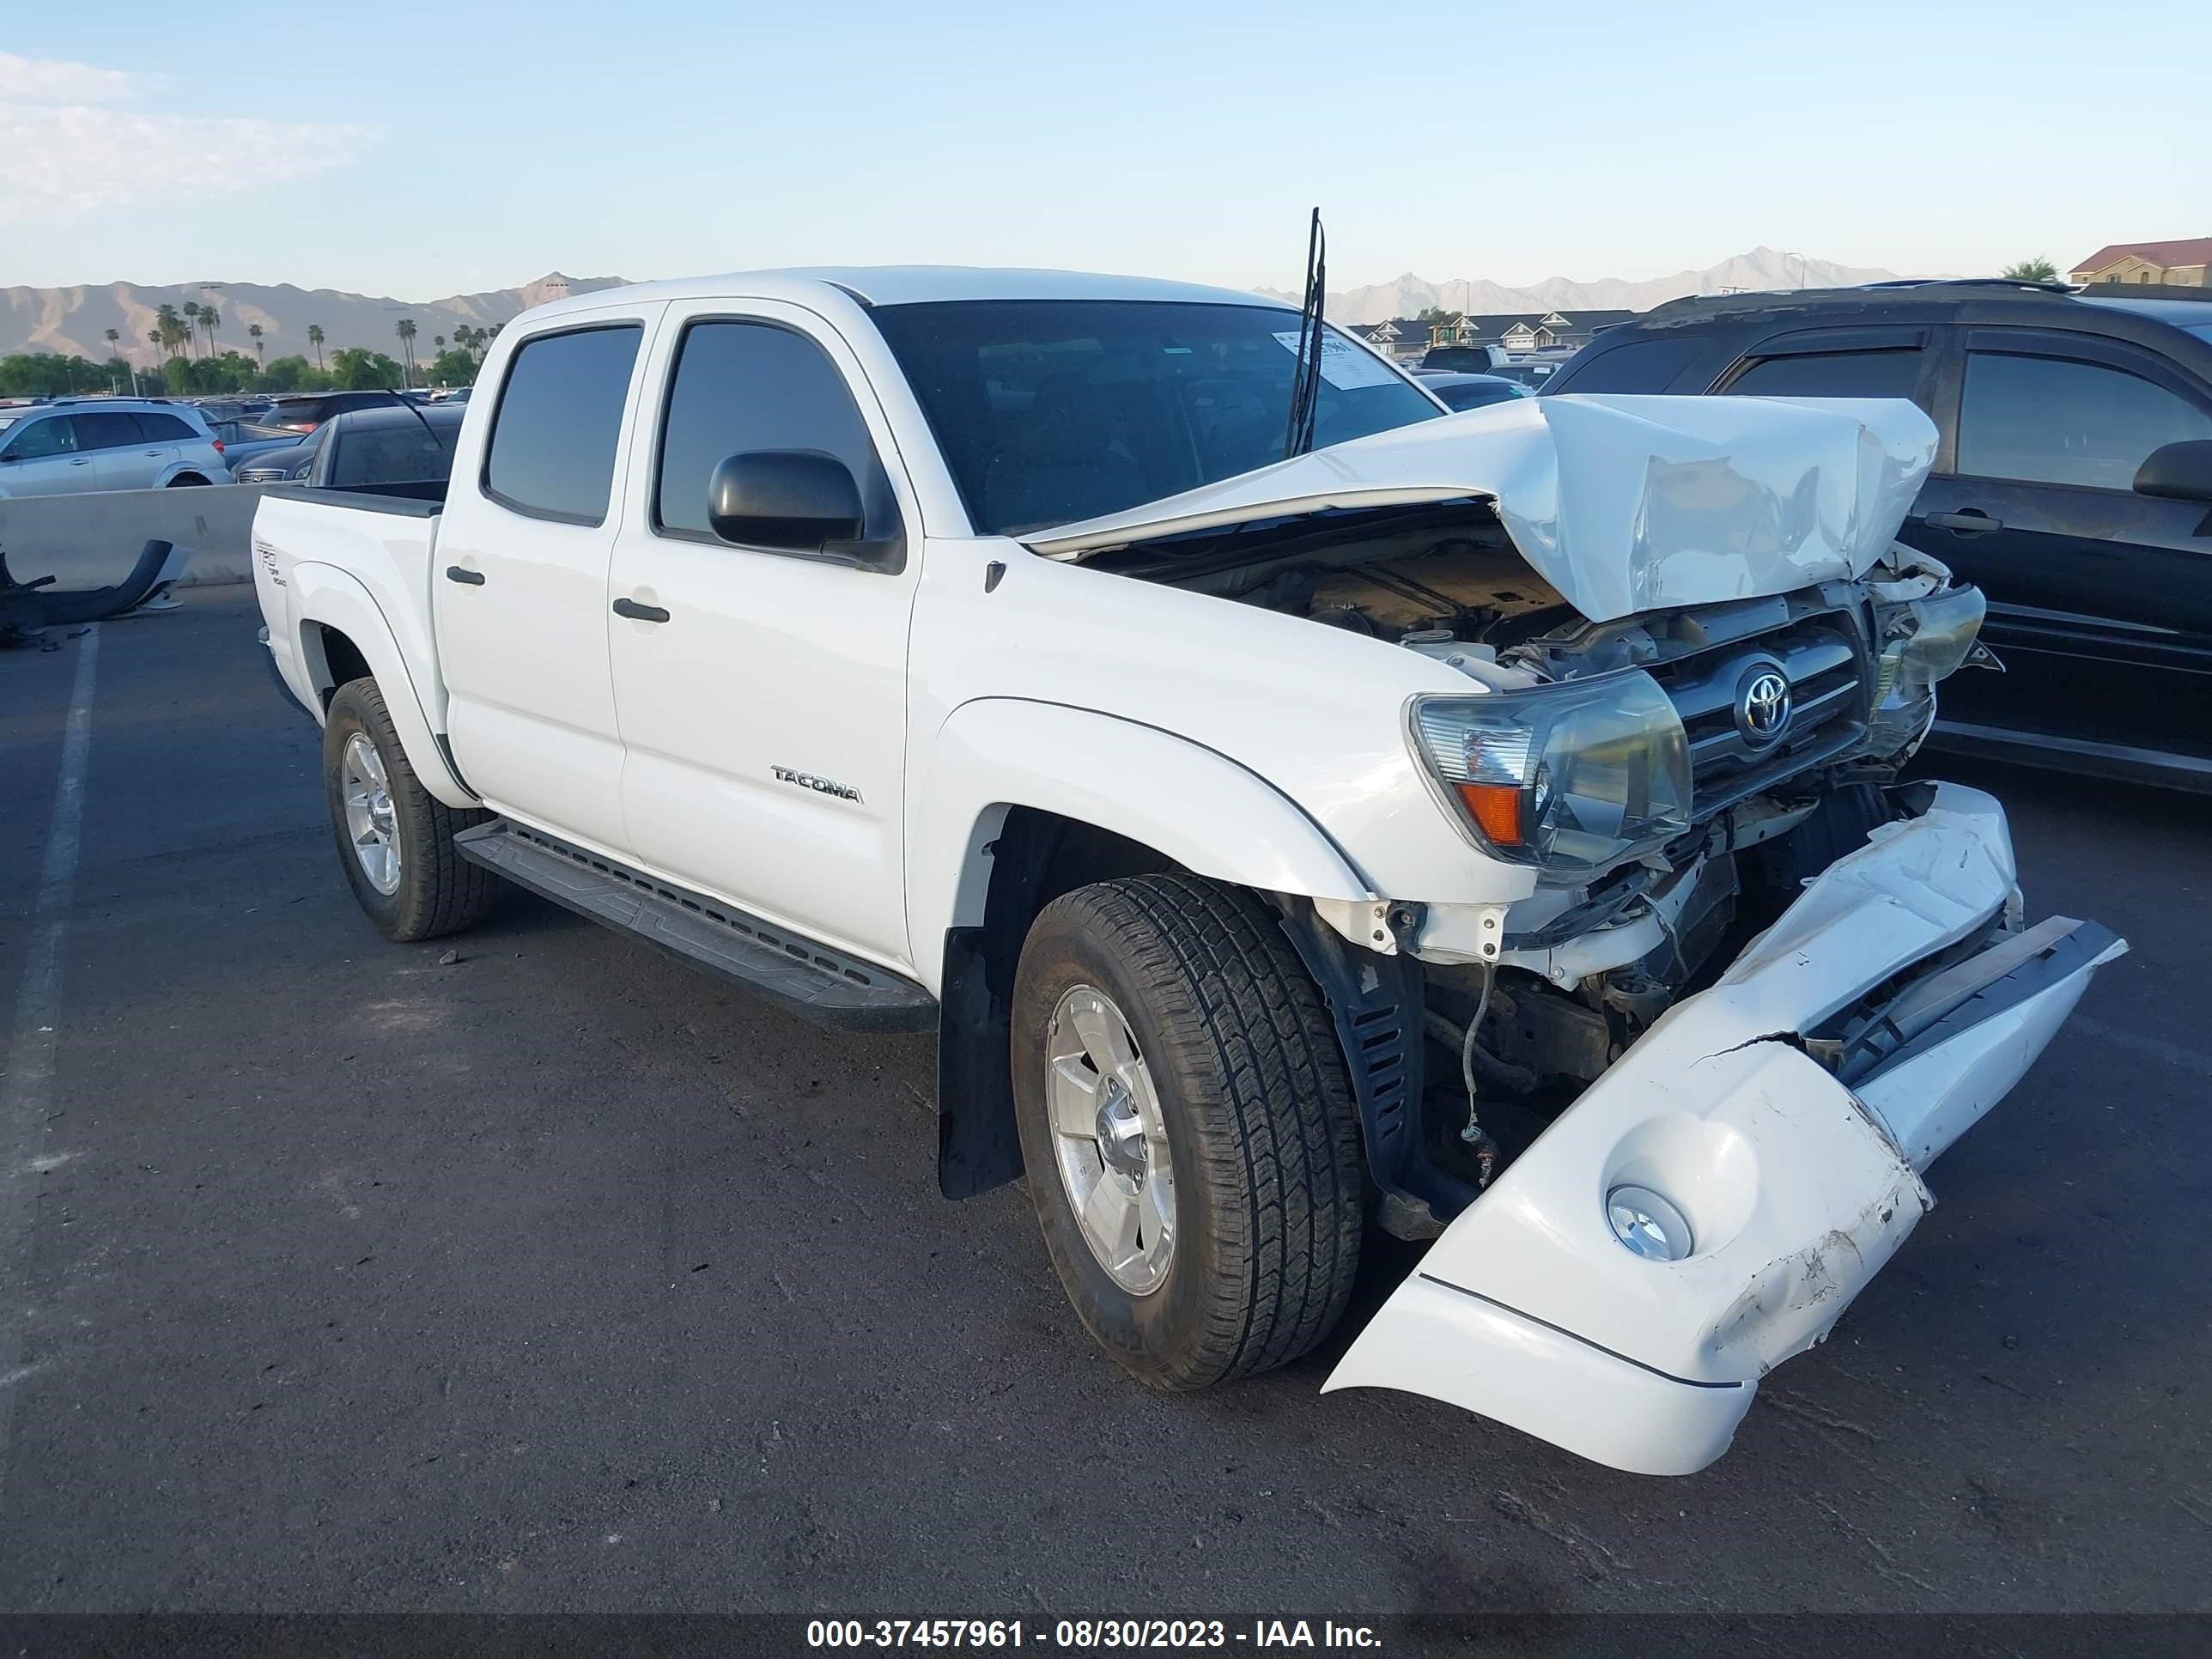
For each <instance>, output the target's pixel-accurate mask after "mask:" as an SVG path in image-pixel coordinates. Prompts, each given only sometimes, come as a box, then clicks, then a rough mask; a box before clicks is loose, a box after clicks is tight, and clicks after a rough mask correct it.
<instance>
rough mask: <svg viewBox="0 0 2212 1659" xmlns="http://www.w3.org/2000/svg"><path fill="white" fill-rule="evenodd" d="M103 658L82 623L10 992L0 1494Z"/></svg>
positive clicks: (21, 1369) (0, 1225)
mask: <svg viewBox="0 0 2212 1659" xmlns="http://www.w3.org/2000/svg"><path fill="white" fill-rule="evenodd" d="M99 661H100V629H99V628H98V627H97V626H94V627H93V628H91V629H88V630H87V631H86V633H85V635H84V641H83V643H82V646H81V647H79V649H78V651H77V659H76V684H75V686H74V687H73V688H72V689H71V690H70V712H69V726H68V729H67V731H66V732H64V735H63V738H62V769H61V780H60V781H59V782H58V784H57V785H56V786H55V788H54V815H53V817H52V820H51V822H50V823H49V824H48V827H47V829H46V859H45V861H44V862H43V863H42V864H41V865H40V866H39V897H38V908H37V909H36V911H35V912H34V913H33V915H32V918H31V937H30V948H29V949H28V951H27V952H26V953H25V956H24V958H23V982H22V985H21V987H20V988H18V990H17V991H16V993H15V1024H14V1025H13V1027H12V1028H11V1030H10V1032H9V1039H8V1069H7V1071H6V1072H5V1073H0V1137H4V1143H0V1144H4V1146H5V1154H4V1159H0V1492H4V1491H5V1488H6V1484H7V1479H8V1447H9V1435H10V1432H11V1431H12V1430H13V1429H14V1427H15V1394H16V1385H17V1384H18V1383H21V1381H22V1380H23V1379H24V1378H25V1377H26V1376H29V1375H30V1372H31V1371H32V1370H35V1369H36V1367H26V1366H24V1365H23V1364H22V1363H21V1361H22V1348H23V1316H24V1314H25V1313H26V1311H27V1308H26V1304H27V1301H28V1299H29V1287H28V1286H27V1285H26V1284H25V1283H24V1273H23V1265H24V1263H25V1261H27V1259H28V1246H29V1243H30V1239H29V1220H30V1196H31V1193H32V1191H33V1183H34V1182H36V1181H37V1179H38V1177H39V1176H40V1174H41V1173H43V1171H40V1170H34V1169H33V1168H32V1167H30V1166H31V1164H32V1160H33V1159H34V1158H37V1156H38V1153H39V1149H40V1146H41V1144H42V1143H43V1142H44V1141H45V1139H46V1112H47V1108H48V1104H49V1101H50V1097H51V1096H52V1092H53V1081H54V1047H55V1044H56V1042H58V1038H59V1030H58V1028H59V1026H60V1024H61V1013H62V935H63V933H64V931H65V930H66V929H67V927H68V926H69V909H70V898H71V896H73V895H74V894H75V892H76V854H77V843H78V841H79V839H80V837H81V836H82V833H83V829H84V780H85V772H86V769H87V766H88V763H89V761H90V759H91V757H92V684H93V673H94V668H95V666H96V665H97V664H98V663H99Z"/></svg>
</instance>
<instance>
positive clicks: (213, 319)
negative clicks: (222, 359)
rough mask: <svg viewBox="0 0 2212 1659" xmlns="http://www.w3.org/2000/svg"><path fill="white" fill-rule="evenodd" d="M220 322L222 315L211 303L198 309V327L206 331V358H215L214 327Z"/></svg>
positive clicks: (212, 302)
mask: <svg viewBox="0 0 2212 1659" xmlns="http://www.w3.org/2000/svg"><path fill="white" fill-rule="evenodd" d="M221 321H222V313H221V312H219V311H217V310H216V308H215V303H214V301H209V302H208V303H207V304H206V305H204V306H202V307H200V326H201V327H202V328H204V329H205V330H206V331H207V343H208V356H210V357H212V356H215V330H216V324H217V323H220V322H221Z"/></svg>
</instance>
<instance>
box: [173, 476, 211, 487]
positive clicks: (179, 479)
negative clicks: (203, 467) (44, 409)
mask: <svg viewBox="0 0 2212 1659" xmlns="http://www.w3.org/2000/svg"><path fill="white" fill-rule="evenodd" d="M206 482H207V480H206V479H205V478H203V477H200V475H199V474H198V473H197V472H179V474H177V476H176V477H173V478H172V479H170V480H169V482H168V483H167V486H166V488H167V489H181V488H183V487H184V486H185V485H188V484H204V483H206Z"/></svg>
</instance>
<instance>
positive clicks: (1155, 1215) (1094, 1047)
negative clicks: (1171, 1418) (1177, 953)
mask: <svg viewBox="0 0 2212 1659" xmlns="http://www.w3.org/2000/svg"><path fill="white" fill-rule="evenodd" d="M1045 1106H1046V1110H1047V1112H1048V1115H1049V1119H1050V1122H1051V1127H1052V1142H1053V1162H1054V1165H1055V1166H1056V1167H1057V1168H1058V1169H1059V1170H1060V1187H1061V1188H1062V1190H1063V1191H1065V1192H1066V1194H1067V1202H1068V1206H1069V1208H1070V1209H1072V1210H1073V1212H1075V1220H1076V1225H1077V1228H1078V1230H1079V1231H1080V1232H1081V1233H1082V1234H1083V1241H1084V1243H1086V1244H1088V1245H1089V1246H1090V1247H1091V1255H1094V1256H1095V1257H1097V1261H1098V1265H1099V1266H1100V1267H1103V1268H1104V1269H1105V1270H1106V1273H1107V1276H1108V1277H1109V1278H1110V1279H1113V1281H1114V1282H1115V1284H1116V1285H1120V1286H1121V1288H1122V1289H1123V1290H1125V1291H1130V1292H1131V1293H1132V1294H1134V1295H1138V1296H1144V1295H1147V1294H1149V1293H1150V1292H1152V1291H1157V1290H1158V1289H1159V1287H1160V1285H1162V1284H1163V1283H1164V1282H1165V1281H1166V1279H1167V1276H1168V1268H1169V1267H1170V1264H1171V1263H1172V1262H1173V1261H1174V1260H1175V1239H1176V1209H1175V1166H1174V1164H1173V1162H1172V1160H1171V1159H1170V1156H1169V1153H1168V1137H1167V1121H1166V1119H1165V1118H1164V1116H1163V1115H1162V1114H1161V1111H1160V1098H1159V1091H1158V1090H1157V1089H1156V1088H1154V1087H1153V1085H1152V1072H1151V1070H1150V1068H1149V1067H1147V1066H1146V1064H1145V1060H1144V1055H1143V1054H1142V1053H1141V1052H1140V1051H1139V1048H1138V1047H1137V1041H1136V1037H1135V1036H1134V1034H1133V1032H1132V1031H1131V1030H1130V1028H1129V1022H1128V1020H1127V1018H1126V1017H1125V1016H1124V1015H1123V1014H1122V1012H1121V1009H1120V1008H1119V1007H1118V1006H1115V1002H1114V1000H1113V999H1112V998H1111V997H1109V996H1108V995H1107V994H1105V993H1104V992H1103V991H1101V990H1099V989H1098V988H1097V987H1095V986H1091V985H1078V986H1075V987H1073V988H1072V989H1071V990H1069V991H1068V992H1067V994H1066V995H1065V996H1063V997H1061V998H1060V1006H1058V1007H1057V1008H1056V1009H1054V1012H1053V1017H1052V1024H1051V1027H1050V1030H1048V1033H1047V1035H1046V1039H1045Z"/></svg>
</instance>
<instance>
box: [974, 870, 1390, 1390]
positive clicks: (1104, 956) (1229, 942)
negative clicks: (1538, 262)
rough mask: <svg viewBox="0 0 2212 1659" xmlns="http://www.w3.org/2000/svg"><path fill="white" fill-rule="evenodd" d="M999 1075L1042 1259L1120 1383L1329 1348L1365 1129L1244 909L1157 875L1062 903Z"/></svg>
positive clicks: (1215, 1376)
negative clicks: (1120, 1372)
mask: <svg viewBox="0 0 2212 1659" xmlns="http://www.w3.org/2000/svg"><path fill="white" fill-rule="evenodd" d="M1012 1062H1013V1066H1014V1101H1015V1114H1016V1121H1017V1127H1018V1129H1019V1131H1020V1133H1021V1141H1022V1157H1023V1162H1024V1165H1025V1166H1026V1168H1027V1170H1028V1174H1029V1192H1030V1201H1031V1203H1032V1204H1033V1205H1034V1206H1036V1213H1037V1221H1038V1224H1039V1225H1040V1226H1041V1227H1042V1230H1043V1232H1044V1238H1045V1246H1046V1249H1048V1251H1049V1252H1050V1254H1051V1256H1052V1260H1053V1265H1054V1267H1055V1268H1057V1269H1058V1271H1059V1273H1060V1282H1061V1284H1062V1285H1063V1286H1065V1288H1066V1291H1067V1296H1068V1299H1069V1300H1070V1301H1071V1302H1072V1303H1073V1304H1074V1305H1075V1310H1076V1312H1077V1314H1078V1315H1079V1316H1080V1317H1081V1319H1082V1321H1083V1322H1084V1324H1085V1327H1086V1328H1089V1330H1090V1332H1091V1334H1092V1335H1093V1336H1094V1337H1096V1338H1097V1340H1098V1341H1099V1342H1100V1343H1101V1344H1102V1345H1103V1346H1104V1347H1105V1348H1106V1349H1107V1351H1108V1352H1110V1353H1111V1354H1112V1355H1113V1356H1114V1358H1115V1359H1116V1360H1118V1361H1119V1362H1120V1363H1121V1364H1122V1365H1123V1366H1124V1367H1126V1368H1127V1370H1130V1371H1131V1372H1133V1374H1134V1375H1135V1376H1137V1377H1138V1378H1139V1380H1140V1381H1142V1382H1144V1383H1148V1384H1150V1385H1152V1387H1154V1388H1158V1389H1200V1388H1204V1387H1206V1386H1207V1385H1208V1384H1210V1383H1218V1382H1221V1381H1223V1380H1225V1379H1226V1378H1230V1377H1234V1376H1246V1375H1249V1374H1251V1373H1253V1372H1255V1371H1262V1370H1269V1369H1271V1368H1273V1367H1274V1366H1277V1365H1280V1364H1285V1363H1287V1362H1288V1361H1290V1360H1292V1359H1295V1358H1297V1357H1298V1356H1299V1355H1301V1354H1303V1353H1304V1352H1307V1351H1308V1350H1309V1349H1310V1348H1312V1347H1313V1346H1315V1345H1316V1343H1318V1342H1319V1341H1320V1340H1322V1338H1323V1337H1324V1336H1326V1335H1327V1334H1328V1332H1329V1330H1330V1329H1331V1328H1333V1327H1334V1325H1335V1323H1336V1322H1337V1321H1338V1319H1339V1318H1340V1317H1341V1316H1342V1315H1343V1312H1344V1308H1345V1304H1346V1301H1347V1300H1348V1298H1349V1297H1350V1295H1351V1292H1352V1279H1353V1277H1354V1275H1355V1274H1356V1273H1357V1272H1358V1266H1359V1244H1360V1230H1361V1214H1360V1212H1361V1199H1362V1194H1363V1186H1364V1182H1363V1171H1362V1168H1361V1164H1360V1152H1359V1127H1358V1110H1357V1108H1356V1106H1355V1104H1354V1103H1353V1099H1352V1085H1351V1079H1350V1078H1349V1076H1348V1075H1347V1073H1346V1069H1345V1064H1344V1056H1343V1053H1342V1051H1341V1049H1340V1048H1339V1047H1338V1046H1337V1039H1336V1032H1335V1028H1334V1025H1333V1024H1332V1023H1331V1021H1330V1018H1329V1015H1328V1009H1327V1007H1326V1006H1324V1005H1323V1002H1322V995H1321V992H1320V989H1319V987H1317V986H1316V985H1315V983H1314V982H1313V980H1312V978H1311V977H1310V975H1308V974H1307V973H1306V971H1305V969H1304V964H1303V963H1300V962H1299V961H1298V958H1297V952H1296V951H1293V950H1292V948H1291V944H1290V941H1289V939H1287V938H1286V937H1285V934H1284V933H1283V930H1282V927H1281V925H1280V924H1279V921H1277V919H1276V917H1275V915H1274V914H1273V912H1272V911H1271V910H1270V909H1268V908H1267V905H1266V904H1265V902H1262V901H1261V899H1260V898H1259V897H1258V896H1255V895H1254V894H1251V893H1249V892H1246V891H1244V890H1242V889H1239V888H1235V887H1231V886H1227V885H1225V884H1222V883H1219V882H1213V881H1206V880H1202V879H1200V878H1196V877H1193V876H1186V875H1159V876H1142V877H1138V878H1133V879H1129V880H1122V881H1109V882H1102V883H1100V884H1097V885H1096V886H1091V887H1085V888H1080V889H1079V890H1076V891H1075V892H1073V893H1070V894H1068V895H1066V896H1065V897H1062V898H1060V899H1057V900H1055V901H1054V902H1052V903H1051V904H1049V905H1048V906H1046V907H1045V908H1044V910H1043V911H1042V913H1041V914H1040V915H1038V917H1037V920H1036V924H1035V925H1034V926H1033V927H1031V928H1030V935H1029V939H1028V940H1027V942H1026V943H1025V944H1024V946H1023V950H1022V959H1021V964H1020V968H1019V969H1018V973H1017V975H1016V980H1015V987H1014V1010H1013V1044H1012Z"/></svg>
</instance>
